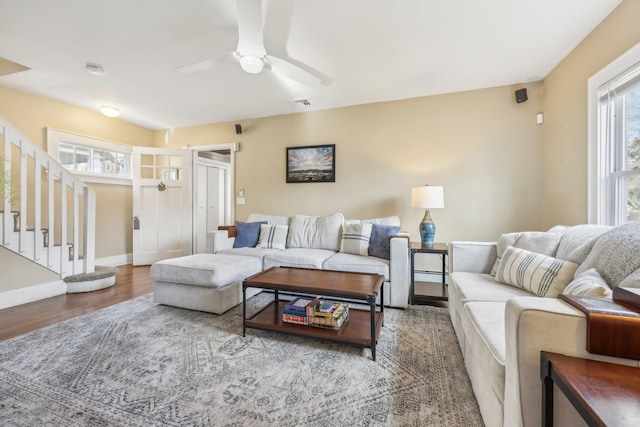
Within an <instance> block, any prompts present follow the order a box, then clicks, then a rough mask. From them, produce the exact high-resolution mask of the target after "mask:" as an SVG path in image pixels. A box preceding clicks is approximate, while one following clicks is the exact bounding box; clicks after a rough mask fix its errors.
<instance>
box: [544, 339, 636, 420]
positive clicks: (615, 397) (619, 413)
mask: <svg viewBox="0 0 640 427" xmlns="http://www.w3.org/2000/svg"><path fill="white" fill-rule="evenodd" d="M540 377H541V378H542V425H543V426H549V427H551V426H553V384H554V383H555V384H556V385H557V386H558V388H559V389H560V390H561V391H562V393H563V394H564V395H565V396H566V397H567V399H569V402H571V404H572V405H573V407H574V408H576V410H577V411H578V413H579V414H580V415H581V416H582V418H583V419H584V420H585V421H586V422H587V424H589V425H590V426H616V427H626V426H629V427H631V426H634V427H635V426H640V368H637V367H633V366H626V365H618V364H615V363H607V362H600V361H597V360H589V359H582V358H579V357H570V356H564V355H562V354H557V353H549V352H546V351H542V352H540Z"/></svg>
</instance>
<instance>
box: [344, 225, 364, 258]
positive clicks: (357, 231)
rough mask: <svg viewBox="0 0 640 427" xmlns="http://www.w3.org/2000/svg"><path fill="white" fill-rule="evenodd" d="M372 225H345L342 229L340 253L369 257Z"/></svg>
mask: <svg viewBox="0 0 640 427" xmlns="http://www.w3.org/2000/svg"><path fill="white" fill-rule="evenodd" d="M370 237H371V224H345V225H344V226H343V227H342V241H341V242H340V252H345V253H348V254H355V255H363V256H367V255H369V238H370Z"/></svg>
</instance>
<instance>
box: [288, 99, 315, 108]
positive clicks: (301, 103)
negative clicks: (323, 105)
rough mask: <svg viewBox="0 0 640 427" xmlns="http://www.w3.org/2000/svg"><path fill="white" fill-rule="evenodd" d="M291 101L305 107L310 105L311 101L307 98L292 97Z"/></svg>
mask: <svg viewBox="0 0 640 427" xmlns="http://www.w3.org/2000/svg"><path fill="white" fill-rule="evenodd" d="M291 102H293V103H294V104H300V105H304V106H305V107H310V106H311V102H309V100H308V99H307V98H300V99H292V100H291Z"/></svg>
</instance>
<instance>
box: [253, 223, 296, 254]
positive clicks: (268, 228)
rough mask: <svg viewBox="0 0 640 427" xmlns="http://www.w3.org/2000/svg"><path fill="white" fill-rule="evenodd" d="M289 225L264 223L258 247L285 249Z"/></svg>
mask: <svg viewBox="0 0 640 427" xmlns="http://www.w3.org/2000/svg"><path fill="white" fill-rule="evenodd" d="M288 232H289V226H288V225H279V224H262V225H260V237H259V238H258V245H257V246H256V247H258V248H263V249H278V250H284V249H285V245H286V244H287V233H288Z"/></svg>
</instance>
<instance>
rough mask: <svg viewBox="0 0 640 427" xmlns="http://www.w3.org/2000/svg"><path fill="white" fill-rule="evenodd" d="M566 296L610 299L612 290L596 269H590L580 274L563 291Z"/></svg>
mask: <svg viewBox="0 0 640 427" xmlns="http://www.w3.org/2000/svg"><path fill="white" fill-rule="evenodd" d="M562 293H563V294H565V295H575V296H579V297H591V298H609V299H611V297H612V292H611V288H609V285H607V282H605V281H604V279H603V278H602V277H601V276H600V275H599V274H598V272H597V271H596V269H595V268H590V269H589V270H587V271H583V272H582V273H580V274H576V277H575V278H574V279H573V280H572V281H571V283H569V284H568V285H567V287H566V288H564V290H563V291H562Z"/></svg>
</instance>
